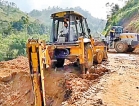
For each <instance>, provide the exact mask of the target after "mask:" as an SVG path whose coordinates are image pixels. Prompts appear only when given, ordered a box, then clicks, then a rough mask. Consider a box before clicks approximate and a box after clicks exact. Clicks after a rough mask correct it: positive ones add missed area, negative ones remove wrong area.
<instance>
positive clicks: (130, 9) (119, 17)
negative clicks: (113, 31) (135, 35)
mask: <svg viewBox="0 0 139 106" xmlns="http://www.w3.org/2000/svg"><path fill="white" fill-rule="evenodd" d="M112 9H115V10H116V9H117V8H116V7H112ZM138 9H139V0H129V1H128V2H127V4H126V5H125V6H124V7H123V8H121V9H117V10H116V11H114V12H113V14H111V16H110V17H108V21H107V23H106V27H105V29H104V31H103V34H104V35H108V32H109V30H110V28H111V26H113V25H121V26H123V27H126V28H128V27H134V28H135V27H136V28H137V31H139V20H133V19H132V18H133V17H134V16H136V15H137V14H138ZM125 25H126V26H125Z"/></svg>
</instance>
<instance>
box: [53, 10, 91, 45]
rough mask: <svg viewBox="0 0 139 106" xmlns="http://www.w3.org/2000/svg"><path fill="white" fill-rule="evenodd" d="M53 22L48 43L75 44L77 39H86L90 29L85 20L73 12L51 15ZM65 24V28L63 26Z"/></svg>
mask: <svg viewBox="0 0 139 106" xmlns="http://www.w3.org/2000/svg"><path fill="white" fill-rule="evenodd" d="M51 18H52V20H53V23H52V33H51V37H50V42H52V43H65V42H76V41H77V40H78V38H79V37H81V36H83V37H84V38H88V37H89V35H90V29H89V28H88V25H87V22H86V19H85V18H84V17H83V16H82V15H80V14H78V13H75V12H74V11H65V12H58V13H54V14H52V15H51ZM64 24H67V27H65V26H64Z"/></svg>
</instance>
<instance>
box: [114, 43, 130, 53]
mask: <svg viewBox="0 0 139 106" xmlns="http://www.w3.org/2000/svg"><path fill="white" fill-rule="evenodd" d="M127 49H128V45H127V43H126V42H123V41H117V42H116V43H115V50H116V51H117V52H118V53H124V52H127Z"/></svg>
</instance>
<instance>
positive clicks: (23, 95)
mask: <svg viewBox="0 0 139 106" xmlns="http://www.w3.org/2000/svg"><path fill="white" fill-rule="evenodd" d="M108 57H109V59H108V61H107V62H104V63H103V64H101V65H98V66H97V68H96V70H95V71H94V70H93V72H95V74H94V75H90V77H87V78H86V79H82V78H80V77H78V76H77V74H75V73H71V72H70V71H71V70H74V71H75V72H76V70H77V69H76V70H75V69H73V67H72V66H69V67H68V66H66V67H64V69H63V70H66V71H65V72H64V74H62V73H63V72H62V71H57V72H56V73H55V72H54V71H52V73H53V75H50V73H46V74H45V76H46V79H45V80H46V81H49V83H46V86H45V89H46V96H47V97H48V99H49V100H48V101H47V102H49V101H50V103H48V105H49V106H50V104H52V106H61V104H62V106H139V97H138V95H139V54H115V53H109V54H108ZM61 70H62V69H61ZM102 71H103V73H102ZM77 73H78V72H77ZM66 79H69V80H68V81H67V82H65V80H66ZM67 85H69V86H68V87H70V89H71V92H70V93H69V95H67V96H70V97H68V98H69V99H68V98H66V99H65V98H64V97H65V96H66V95H65V92H66V87H67ZM65 100H66V101H65ZM33 101H34V98H33V92H32V87H31V81H30V75H29V67H28V61H27V58H24V57H19V58H17V59H14V60H11V61H7V62H0V106H19V105H20V106H32V105H33V104H34V102H33ZM62 101H63V102H62ZM61 102H62V103H61Z"/></svg>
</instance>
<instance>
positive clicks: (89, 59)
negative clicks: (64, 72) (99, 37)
mask: <svg viewBox="0 0 139 106" xmlns="http://www.w3.org/2000/svg"><path fill="white" fill-rule="evenodd" d="M84 61H85V64H84V65H81V66H80V67H81V69H82V71H83V72H82V73H83V74H86V72H87V70H88V69H89V68H91V67H92V66H93V51H92V46H91V44H89V43H88V44H85V45H84Z"/></svg>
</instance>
